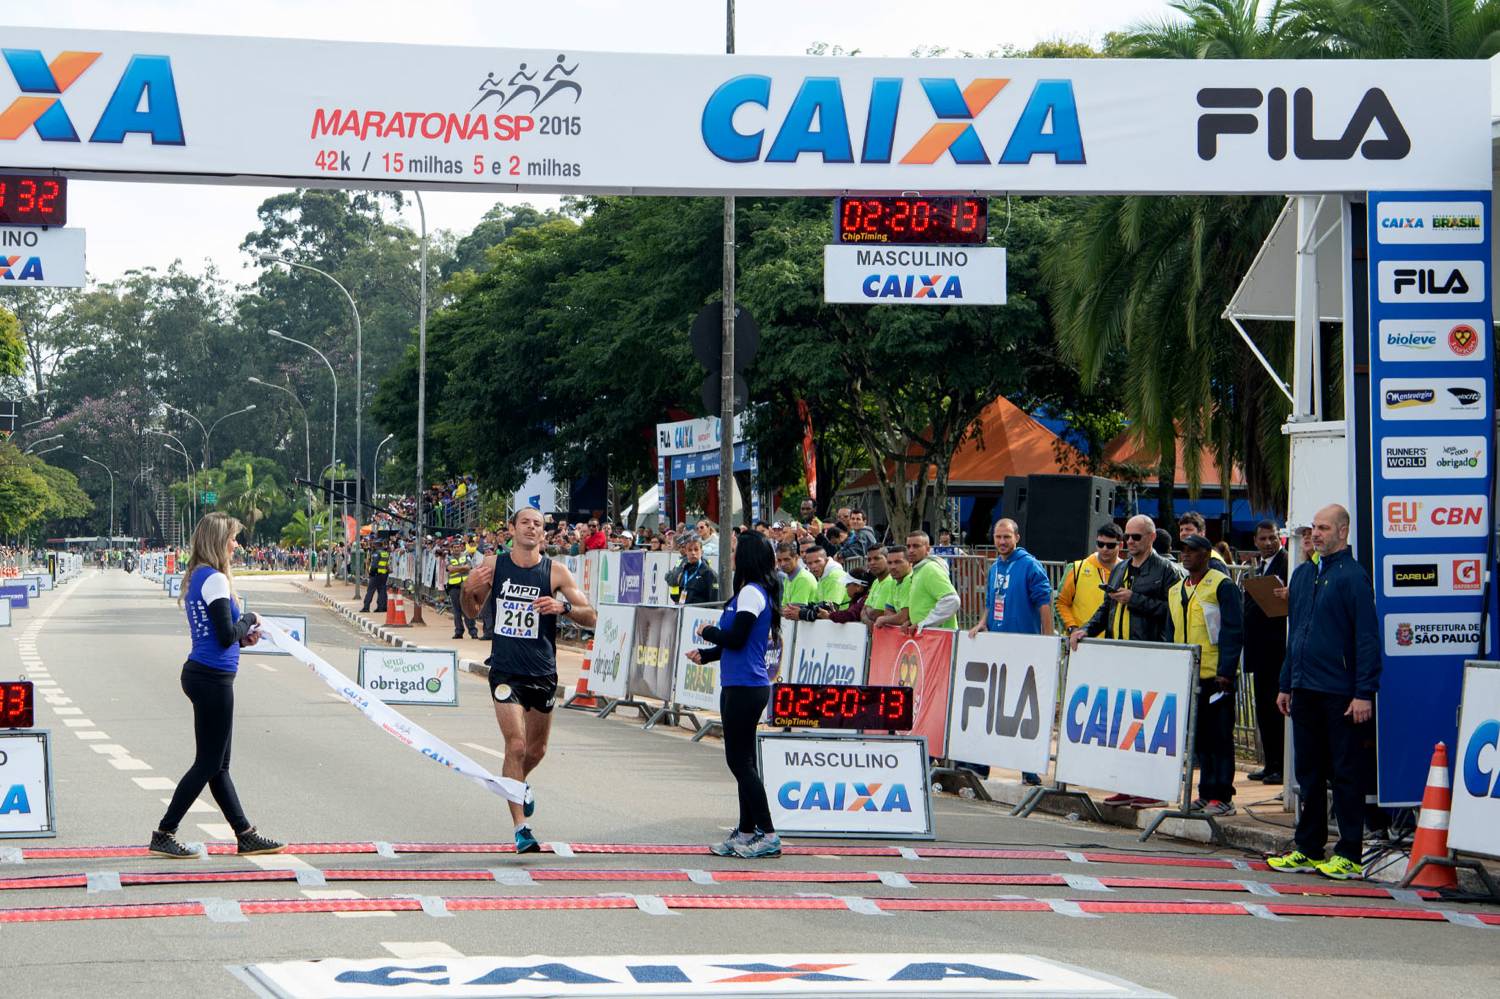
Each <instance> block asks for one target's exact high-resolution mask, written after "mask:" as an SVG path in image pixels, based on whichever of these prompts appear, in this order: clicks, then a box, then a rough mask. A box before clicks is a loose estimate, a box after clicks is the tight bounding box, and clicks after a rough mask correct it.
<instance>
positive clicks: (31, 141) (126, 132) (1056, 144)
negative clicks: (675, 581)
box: [0, 28, 1490, 194]
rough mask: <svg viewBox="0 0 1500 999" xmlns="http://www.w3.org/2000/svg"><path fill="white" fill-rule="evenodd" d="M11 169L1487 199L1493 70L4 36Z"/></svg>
mask: <svg viewBox="0 0 1500 999" xmlns="http://www.w3.org/2000/svg"><path fill="white" fill-rule="evenodd" d="M0 30H3V49H4V51H3V57H4V62H5V64H6V65H5V69H4V70H0V165H3V166H5V167H11V168H52V169H59V170H63V171H66V172H68V173H70V174H73V175H77V176H84V177H88V176H101V177H102V176H106V175H116V176H121V175H123V176H127V177H129V176H136V177H144V176H150V177H152V178H153V179H159V178H160V177H161V176H162V175H169V176H171V175H176V176H181V177H184V178H199V179H210V180H214V181H221V182H234V183H244V182H257V181H264V182H274V183H285V182H287V181H294V182H299V183H310V182H318V181H321V182H325V183H329V184H338V185H368V184H375V183H389V184H393V185H399V186H402V187H439V186H448V185H460V186H472V187H476V188H485V189H488V190H500V191H512V190H535V191H560V192H566V191H585V190H586V191H592V192H609V191H616V192H638V193H656V194H692V193H699V194H723V193H741V194H828V193H835V192H839V191H844V190H857V191H905V190H920V191H923V192H933V191H977V192H1016V193H1049V192H1050V193H1088V192H1095V193H1104V192H1140V193H1170V192H1180V193H1191V192H1201V193H1229V192H1265V193H1286V192H1297V193H1319V192H1341V191H1365V190H1382V189H1392V188H1400V189H1407V190H1410V189H1414V188H1428V189H1473V188H1488V187H1489V184H1490V69H1489V65H1488V64H1487V63H1485V62H1481V61H1472V62H1458V61H1432V62H1426V61H1410V60H1408V61H1392V62H1356V61H1341V60H1304V61H1297V60H1281V61H1239V60H1219V59H1210V60H1183V61H1175V60H1168V61H1148V60H1109V59H1082V60H980V59H964V60H948V59H847V58H840V59H835V58H816V57H795V58H780V57H776V58H773V57H761V56H749V55H734V56H727V55H715V56H677V55H650V54H636V53H601V52H580V51H576V50H574V49H572V48H570V47H568V46H567V45H566V43H563V44H560V45H559V46H557V47H556V48H548V49H493V48H458V47H433V46H412V45H386V44H368V43H354V42H329V41H300V40H284V39H266V38H231V37H222V36H195V35H166V34H141V33H134V32H107V31H74V30H62V29H44V28H4V29H0Z"/></svg>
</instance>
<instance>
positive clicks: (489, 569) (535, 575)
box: [462, 507, 598, 853]
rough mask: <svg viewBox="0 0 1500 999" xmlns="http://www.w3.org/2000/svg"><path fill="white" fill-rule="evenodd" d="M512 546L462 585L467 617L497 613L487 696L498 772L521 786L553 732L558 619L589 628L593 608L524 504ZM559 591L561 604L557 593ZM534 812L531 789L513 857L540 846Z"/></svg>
mask: <svg viewBox="0 0 1500 999" xmlns="http://www.w3.org/2000/svg"><path fill="white" fill-rule="evenodd" d="M510 526H511V534H512V536H513V544H512V547H511V550H510V551H508V552H500V553H498V554H496V555H491V556H490V557H489V558H487V559H485V560H484V562H483V563H482V564H481V565H480V566H479V568H477V569H475V570H474V571H473V572H471V573H469V578H468V579H467V580H465V581H464V586H463V592H462V598H463V610H464V614H465V615H466V616H468V617H471V618H472V617H477V616H478V615H479V612H480V610H481V609H482V608H483V605H484V604H485V602H486V601H488V602H489V603H490V604H491V605H492V606H493V607H494V609H495V638H494V642H493V643H492V644H491V646H490V658H489V660H488V661H489V666H490V693H491V695H492V696H493V697H494V701H495V721H497V722H498V723H499V725H500V735H501V737H502V738H503V739H504V740H505V765H504V767H502V769H501V771H500V772H501V773H502V774H503V775H504V776H506V777H510V778H513V779H515V780H520V781H524V780H526V777H527V775H528V774H530V773H531V771H533V770H535V769H536V766H537V764H538V763H540V762H542V756H543V755H544V754H545V753H546V752H547V736H548V735H549V734H550V733H551V731H552V705H553V702H554V701H556V700H557V618H558V616H559V615H562V616H565V617H569V618H572V619H573V620H574V621H575V622H577V623H578V624H580V625H582V626H583V627H585V628H592V627H593V626H594V622H595V621H596V619H597V618H598V614H597V613H596V612H595V611H594V608H592V607H590V606H589V605H588V600H587V599H586V598H585V597H584V595H583V592H582V591H581V590H580V589H579V588H578V584H577V583H576V582H574V580H573V574H572V573H571V572H569V571H568V567H567V566H565V565H563V563H561V562H558V561H554V560H552V559H550V558H547V557H546V556H544V555H543V554H542V552H541V545H542V537H543V534H544V532H545V528H544V526H543V524H542V514H541V512H540V511H539V510H536V509H534V508H532V507H522V508H521V509H519V510H517V511H516V512H515V513H513V514H511V518H510ZM558 593H561V594H562V599H561V600H559V599H558V598H557V597H556V596H555V594H558ZM535 809H536V802H535V801H533V800H532V798H531V794H530V789H529V788H528V790H527V795H526V803H525V805H524V806H523V805H518V804H516V803H514V802H511V805H510V814H511V818H512V819H514V820H515V823H516V852H517V853H535V852H537V851H538V850H540V849H541V848H542V846H541V844H540V843H538V842H537V839H536V837H535V836H533V835H532V833H531V825H530V823H528V822H527V821H526V820H527V819H528V818H529V817H530V816H531V813H532V812H533V811H535Z"/></svg>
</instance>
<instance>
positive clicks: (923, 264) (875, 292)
mask: <svg viewBox="0 0 1500 999" xmlns="http://www.w3.org/2000/svg"><path fill="white" fill-rule="evenodd" d="M823 301H825V302H830V303H848V304H854V305H1004V304H1005V248H1004V247H1003V246H971V247H953V246H825V247H823Z"/></svg>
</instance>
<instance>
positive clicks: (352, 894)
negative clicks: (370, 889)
mask: <svg viewBox="0 0 1500 999" xmlns="http://www.w3.org/2000/svg"><path fill="white" fill-rule="evenodd" d="M302 894H304V895H306V896H307V897H308V898H365V897H367V896H365V895H361V894H360V893H359V892H357V891H350V890H349V889H345V888H340V889H316V890H315V889H303V892H302ZM334 915H335V916H338V917H339V918H340V919H369V918H371V917H374V916H395V915H396V913H394V912H335V913H334Z"/></svg>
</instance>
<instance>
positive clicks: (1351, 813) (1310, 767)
mask: <svg viewBox="0 0 1500 999" xmlns="http://www.w3.org/2000/svg"><path fill="white" fill-rule="evenodd" d="M1312 539H1313V547H1314V548H1315V549H1316V551H1317V552H1318V560H1317V561H1316V562H1311V561H1309V562H1304V563H1302V564H1301V565H1300V566H1298V567H1297V571H1296V572H1294V573H1293V574H1292V580H1291V585H1290V592H1289V594H1288V597H1287V599H1288V602H1289V604H1290V615H1289V620H1288V628H1287V650H1286V660H1285V662H1283V663H1282V666H1281V683H1280V685H1279V687H1280V693H1278V694H1277V696H1276V706H1277V708H1279V709H1280V710H1281V713H1282V714H1283V715H1290V716H1291V719H1292V745H1293V747H1294V749H1295V751H1296V752H1295V763H1296V776H1297V784H1298V787H1299V788H1300V793H1301V795H1302V813H1301V814H1300V815H1299V816H1298V817H1297V833H1296V849H1294V850H1292V852H1290V853H1288V854H1286V855H1285V856H1281V857H1272V858H1270V860H1269V861H1268V862H1269V864H1270V865H1271V867H1272V868H1274V869H1275V870H1279V871H1311V870H1316V871H1318V873H1320V874H1323V875H1324V876H1326V877H1330V878H1335V879H1339V880H1343V879H1346V878H1353V877H1362V876H1363V874H1364V868H1363V867H1362V866H1361V865H1360V863H1359V861H1360V856H1361V849H1360V843H1361V840H1362V839H1363V834H1364V811H1365V803H1364V790H1363V787H1362V785H1361V782H1360V748H1359V747H1360V738H1359V735H1358V733H1357V731H1356V729H1355V726H1356V725H1362V724H1364V723H1365V722H1368V721H1369V720H1370V716H1371V714H1372V713H1373V710H1374V702H1375V694H1376V692H1377V691H1378V690H1379V689H1380V632H1379V628H1378V627H1377V625H1376V620H1375V592H1374V589H1373V588H1372V587H1371V585H1370V577H1369V576H1367V575H1366V574H1365V571H1364V569H1363V568H1362V567H1361V566H1360V564H1359V563H1358V562H1356V561H1354V557H1353V555H1352V554H1351V553H1350V551H1349V511H1348V510H1346V509H1344V508H1343V507H1342V506H1339V505H1337V504H1334V505H1333V506H1327V507H1324V508H1323V509H1321V510H1319V511H1318V512H1317V515H1316V516H1315V517H1314V518H1313V525H1312ZM1330 781H1331V782H1332V783H1333V815H1334V818H1335V819H1336V820H1337V822H1338V827H1339V839H1338V843H1337V844H1336V845H1335V846H1334V848H1333V855H1332V856H1331V857H1329V858H1328V859H1327V860H1324V859H1323V856H1324V853H1323V850H1324V846H1325V844H1326V842H1327V840H1328V790H1327V784H1328V782H1330Z"/></svg>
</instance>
